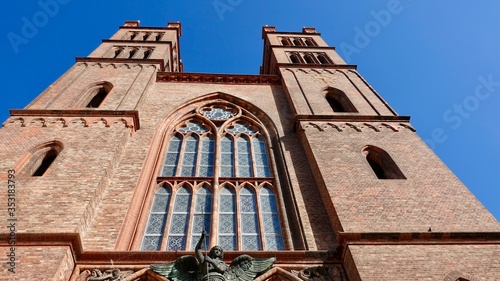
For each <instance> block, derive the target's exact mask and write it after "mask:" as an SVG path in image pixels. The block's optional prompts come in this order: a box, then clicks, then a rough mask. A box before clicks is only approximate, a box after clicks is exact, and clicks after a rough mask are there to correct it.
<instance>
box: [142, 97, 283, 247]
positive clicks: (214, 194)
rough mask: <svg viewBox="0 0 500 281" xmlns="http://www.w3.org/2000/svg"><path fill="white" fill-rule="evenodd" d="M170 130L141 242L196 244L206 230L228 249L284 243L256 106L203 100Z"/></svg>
mask: <svg viewBox="0 0 500 281" xmlns="http://www.w3.org/2000/svg"><path fill="white" fill-rule="evenodd" d="M166 137H167V138H168V143H167V144H166V147H165V154H164V158H163V165H162V167H161V172H160V175H159V177H158V179H157V182H158V184H160V185H161V184H163V186H162V187H161V188H160V189H158V191H157V192H156V193H155V195H154V198H153V199H152V200H153V201H152V206H151V211H150V214H149V220H148V223H147V226H146V229H145V230H144V235H143V242H142V250H168V251H180V250H190V249H194V246H195V245H196V243H197V241H198V239H199V237H200V234H201V232H202V231H203V230H205V231H206V232H207V234H208V235H207V239H206V241H207V243H211V244H214V245H215V244H218V245H221V246H222V247H223V249H226V250H283V249H285V245H284V239H283V235H282V232H281V224H280V213H279V211H278V203H277V202H278V200H277V199H276V198H277V197H276V190H275V186H274V178H273V174H272V172H271V170H272V169H271V164H270V163H271V161H270V154H269V149H268V145H267V138H266V134H265V130H264V127H263V126H262V125H261V124H260V123H259V122H258V120H255V119H254V117H253V115H252V114H250V113H248V112H246V111H245V110H243V109H241V108H238V107H236V106H232V105H228V104H222V105H221V104H212V105H208V106H204V107H201V108H199V109H197V110H196V111H194V112H193V113H192V114H190V117H189V118H187V119H185V120H183V121H181V122H180V123H179V124H178V125H177V126H176V127H175V129H174V130H172V131H170V133H169V134H168V135H167V136H166ZM216 163H218V167H217V169H216V168H215V167H216V166H215V165H216ZM167 186H168V187H167ZM214 207H215V208H214ZM211 246H213V245H207V247H211Z"/></svg>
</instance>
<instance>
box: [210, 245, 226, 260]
mask: <svg viewBox="0 0 500 281" xmlns="http://www.w3.org/2000/svg"><path fill="white" fill-rule="evenodd" d="M208 256H209V257H211V258H213V259H214V258H218V259H223V258H224V251H223V250H222V247H221V246H213V247H212V249H210V253H208Z"/></svg>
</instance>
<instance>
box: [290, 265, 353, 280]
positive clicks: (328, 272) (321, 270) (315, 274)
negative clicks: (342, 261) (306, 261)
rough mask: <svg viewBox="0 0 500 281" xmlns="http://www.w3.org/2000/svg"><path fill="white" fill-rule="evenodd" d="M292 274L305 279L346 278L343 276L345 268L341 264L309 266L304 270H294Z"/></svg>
mask: <svg viewBox="0 0 500 281" xmlns="http://www.w3.org/2000/svg"><path fill="white" fill-rule="evenodd" d="M292 274H294V275H296V276H297V277H299V278H300V279H302V280H304V281H342V280H346V279H345V278H343V277H342V276H343V275H344V274H343V270H342V268H341V267H340V266H329V267H325V266H316V267H307V268H304V269H302V270H292Z"/></svg>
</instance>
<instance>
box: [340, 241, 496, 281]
mask: <svg viewBox="0 0 500 281" xmlns="http://www.w3.org/2000/svg"><path fill="white" fill-rule="evenodd" d="M349 250H350V253H349V255H351V256H352V259H353V260H354V264H355V267H356V269H357V271H358V272H359V276H360V277H361V280H363V281H367V280H394V281H406V280H408V281H410V280H429V281H430V280H435V281H448V280H453V281H455V280H458V278H460V277H461V278H464V279H463V280H471V281H472V280H474V281H475V280H491V281H493V280H498V276H499V273H500V246H499V245H379V246H366V245H364V246H362V245H351V246H349ZM347 258H351V257H346V259H347ZM349 270H353V268H349ZM349 270H348V271H347V272H348V275H349V277H350V278H351V279H350V280H358V279H357V278H352V277H354V276H355V274H352V271H351V272H349Z"/></svg>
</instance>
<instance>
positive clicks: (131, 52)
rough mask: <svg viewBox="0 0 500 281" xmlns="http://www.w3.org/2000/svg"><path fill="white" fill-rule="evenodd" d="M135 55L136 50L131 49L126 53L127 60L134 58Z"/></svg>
mask: <svg viewBox="0 0 500 281" xmlns="http://www.w3.org/2000/svg"><path fill="white" fill-rule="evenodd" d="M136 53H137V48H132V49H131V50H130V52H129V53H128V58H129V59H132V58H134V55H135V54H136Z"/></svg>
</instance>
